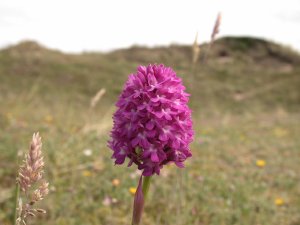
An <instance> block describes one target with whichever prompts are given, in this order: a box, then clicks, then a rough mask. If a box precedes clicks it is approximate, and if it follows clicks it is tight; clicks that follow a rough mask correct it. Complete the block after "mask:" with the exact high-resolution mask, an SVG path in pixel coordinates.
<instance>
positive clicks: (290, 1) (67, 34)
mask: <svg viewBox="0 0 300 225" xmlns="http://www.w3.org/2000/svg"><path fill="white" fill-rule="evenodd" d="M219 11H220V12H222V16H223V20H222V24H221V32H220V35H221V36H226V35H250V36H257V37H264V38H267V39H270V40H274V41H276V42H279V43H283V44H285V45H288V46H291V47H293V48H295V49H298V50H300V0H206V1H204V0H183V1H176V0H151V1H150V0H148V1H146V0H107V1H102V0H84V1H82V0H48V1H46V0H1V1H0V47H4V46H6V45H10V44H15V43H17V42H19V41H21V40H24V39H30V40H36V41H38V42H40V43H41V44H43V45H45V46H47V47H50V48H56V49H60V50H62V51H66V52H81V51H108V50H112V49H117V48H121V47H129V46H131V45H133V44H138V45H147V46H155V45H167V44H170V43H182V44H191V43H192V42H193V40H194V38H195V34H196V32H197V31H198V32H199V41H200V42H202V41H205V40H208V39H209V36H210V33H211V30H212V27H213V24H214V22H215V18H216V15H217V13H218V12H219Z"/></svg>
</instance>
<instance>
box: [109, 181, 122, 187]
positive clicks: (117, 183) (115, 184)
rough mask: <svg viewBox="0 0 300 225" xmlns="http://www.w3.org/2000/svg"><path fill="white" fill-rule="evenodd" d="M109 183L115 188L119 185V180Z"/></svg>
mask: <svg viewBox="0 0 300 225" xmlns="http://www.w3.org/2000/svg"><path fill="white" fill-rule="evenodd" d="M111 183H112V185H113V186H115V187H117V186H119V185H120V180H119V179H113V180H112V182H111Z"/></svg>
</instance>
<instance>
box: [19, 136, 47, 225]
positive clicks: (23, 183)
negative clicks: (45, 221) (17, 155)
mask: <svg viewBox="0 0 300 225" xmlns="http://www.w3.org/2000/svg"><path fill="white" fill-rule="evenodd" d="M44 165H45V163H44V159H43V156H42V140H41V137H40V135H39V133H35V134H33V136H32V141H31V144H30V149H29V152H28V154H27V155H26V156H25V160H24V163H23V165H22V166H20V169H19V176H18V178H17V182H18V184H19V186H20V189H21V190H22V192H23V193H24V194H25V198H26V200H27V201H26V203H23V200H22V198H19V199H18V218H17V221H16V224H26V221H27V218H28V217H35V216H36V213H46V211H45V210H43V209H36V208H33V206H34V205H35V203H36V202H38V201H41V200H42V199H43V198H44V197H45V196H46V195H47V194H48V193H49V189H48V186H49V183H48V182H47V181H45V180H44V179H43V174H44ZM34 186H38V187H37V189H34Z"/></svg>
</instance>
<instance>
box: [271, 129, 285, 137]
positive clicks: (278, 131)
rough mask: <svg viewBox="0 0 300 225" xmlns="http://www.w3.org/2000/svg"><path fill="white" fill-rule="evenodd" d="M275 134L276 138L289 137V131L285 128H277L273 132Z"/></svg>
mask: <svg viewBox="0 0 300 225" xmlns="http://www.w3.org/2000/svg"><path fill="white" fill-rule="evenodd" d="M273 133H274V136H275V137H278V138H282V137H285V136H287V135H288V130H286V129H283V128H281V127H276V128H275V129H274V130H273Z"/></svg>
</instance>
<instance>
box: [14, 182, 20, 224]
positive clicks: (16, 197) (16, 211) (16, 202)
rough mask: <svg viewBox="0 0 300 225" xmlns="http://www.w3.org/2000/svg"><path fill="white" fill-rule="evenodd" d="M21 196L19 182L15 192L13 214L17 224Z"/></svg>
mask: <svg viewBox="0 0 300 225" xmlns="http://www.w3.org/2000/svg"><path fill="white" fill-rule="evenodd" d="M19 196H20V185H19V183H18V182H17V184H16V192H15V207H14V215H13V220H14V221H13V223H12V224H13V225H16V224H17V217H18V210H17V208H19Z"/></svg>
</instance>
